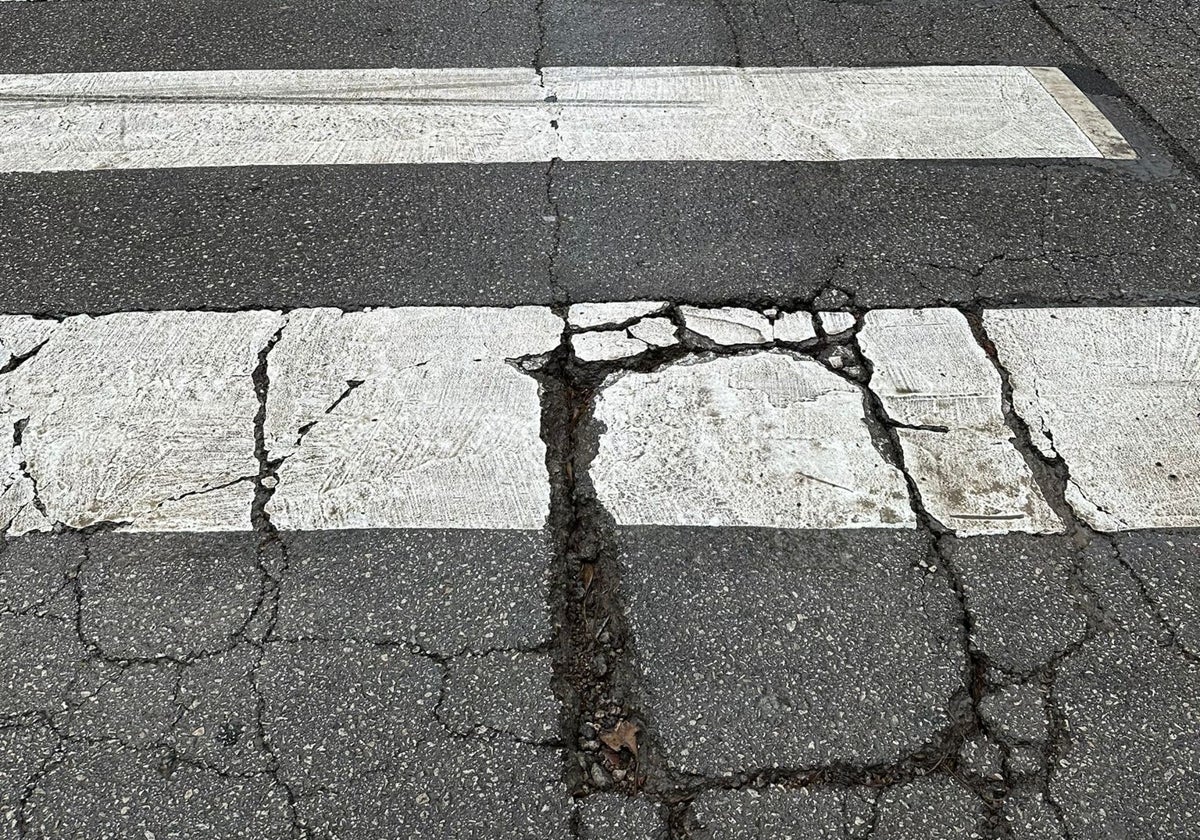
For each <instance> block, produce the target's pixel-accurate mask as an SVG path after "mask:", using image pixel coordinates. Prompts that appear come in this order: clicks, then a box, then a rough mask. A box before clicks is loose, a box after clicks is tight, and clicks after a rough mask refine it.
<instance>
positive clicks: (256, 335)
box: [0, 312, 281, 533]
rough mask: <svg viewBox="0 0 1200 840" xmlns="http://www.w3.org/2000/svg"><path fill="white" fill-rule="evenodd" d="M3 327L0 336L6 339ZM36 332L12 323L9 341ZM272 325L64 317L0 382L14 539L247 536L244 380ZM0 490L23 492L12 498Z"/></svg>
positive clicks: (248, 404) (262, 319) (198, 317)
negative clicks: (120, 529) (9, 448)
mask: <svg viewBox="0 0 1200 840" xmlns="http://www.w3.org/2000/svg"><path fill="white" fill-rule="evenodd" d="M4 322H5V323H3V324H0V331H2V332H4V333H5V334H9V333H11V332H13V331H14V323H13V321H12V319H11V318H9V317H7V316H5V317H4ZM43 323H44V322H38V321H33V322H29V321H26V320H23V319H18V320H17V321H16V322H15V329H16V331H18V332H20V331H27V330H29V329H31V328H36V329H39V330H40V329H43V326H42V324H43ZM280 323H281V316H280V315H279V314H278V313H275V312H239V313H220V312H168V313H140V312H124V313H117V314H114V315H103V316H99V317H95V318H92V317H88V316H86V315H79V316H74V317H71V318H67V319H66V320H64V321H63V322H62V323H61V324H58V325H57V326H56V327H55V328H54V329H53V330H51V331H50V332H49V334H48V336H46V335H44V334H43V335H41V336H40V337H41V338H43V339H44V343H43V344H41V345H40V349H38V350H37V352H36V354H35V355H33V356H31V357H29V358H27V359H26V360H25V361H24V362H22V363H21V364H20V365H18V366H17V367H15V368H13V369H12V370H11V371H9V372H8V373H4V374H0V418H5V419H6V420H7V422H8V423H10V424H12V425H13V427H14V428H15V429H16V430H17V431H16V432H15V433H14V435H13V444H14V445H13V452H14V454H15V453H19V455H17V457H15V458H12V459H10V460H15V461H16V465H17V467H18V468H19V472H18V474H17V475H16V476H11V475H10V477H9V478H8V479H6V481H7V482H9V484H8V487H7V489H6V490H5V492H4V495H3V496H2V497H0V499H2V501H0V504H8V503H9V502H10V501H13V500H15V501H16V502H17V507H16V508H15V509H11V508H10V509H8V510H0V519H3V521H4V522H5V523H6V524H7V523H9V522H12V523H13V526H12V527H11V528H10V530H11V531H12V532H14V533H22V532H26V531H30V530H49V529H50V528H51V527H52V526H53V525H54V524H55V523H62V524H63V525H64V526H66V527H69V528H84V527H87V526H89V525H93V524H96V523H101V522H113V523H125V524H127V525H130V526H131V527H133V528H138V527H147V528H151V529H153V530H181V531H203V530H237V529H248V528H249V526H250V505H251V502H252V500H253V498H254V483H253V481H254V478H255V477H256V476H257V474H258V460H257V458H256V457H255V445H254V418H255V415H256V414H257V412H258V400H257V398H256V397H255V394H254V387H253V383H252V381H251V377H252V374H253V373H254V370H255V368H256V366H257V364H258V355H259V352H260V351H261V349H262V347H263V346H264V345H265V344H266V343H267V341H268V340H269V339H270V337H271V335H272V334H273V333H274V332H275V330H277V329H278V327H279V324H280ZM181 336H184V337H185V339H186V340H181ZM22 340H23V341H24V344H22V345H21V346H22V347H28V345H29V344H30V341H31V340H30V339H28V335H27V334H26V335H25V338H24V339H22ZM35 346H36V345H35ZM27 352H29V351H28V350H27ZM198 465H202V466H200V467H199V468H198ZM10 469H11V467H10ZM14 479H15V481H14ZM14 483H15V484H18V485H20V486H21V487H22V488H24V489H22V490H20V491H18V495H17V496H16V498H15V499H13V497H12V495H11V494H12V492H13V491H12V485H13V484H14ZM212 491H220V492H218V493H216V494H215V497H214V498H215V500H216V502H215V503H214V504H211V505H210V504H209V502H210V501H213V499H210V498H209V496H210V494H211V493H212ZM230 494H234V495H236V496H237V497H238V498H239V499H240V501H241V505H240V506H233V507H232V508H231V507H230V505H229V504H228V503H227V502H228V498H229V495H230ZM185 499H186V500H189V503H188V504H186V505H180V506H178V507H176V508H174V514H175V515H173V516H172V515H167V513H168V512H167V511H166V510H165V509H164V506H166V505H170V504H171V503H172V502H175V501H184V500H185ZM235 513H236V515H234V514H235Z"/></svg>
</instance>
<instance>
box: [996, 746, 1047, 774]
mask: <svg viewBox="0 0 1200 840" xmlns="http://www.w3.org/2000/svg"><path fill="white" fill-rule="evenodd" d="M1005 766H1006V767H1007V768H1008V772H1009V773H1010V774H1012V775H1014V776H1036V775H1038V774H1040V773H1041V772H1042V768H1043V767H1044V766H1045V759H1044V758H1043V757H1042V754H1041V752H1040V751H1038V750H1036V749H1034V748H1033V747H1012V748H1010V749H1009V751H1008V762H1007V763H1006V765H1005Z"/></svg>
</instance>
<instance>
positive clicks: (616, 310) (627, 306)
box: [567, 300, 667, 330]
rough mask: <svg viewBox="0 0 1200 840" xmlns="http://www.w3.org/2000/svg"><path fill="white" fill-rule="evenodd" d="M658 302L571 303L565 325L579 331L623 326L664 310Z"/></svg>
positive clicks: (664, 307) (663, 306)
mask: <svg viewBox="0 0 1200 840" xmlns="http://www.w3.org/2000/svg"><path fill="white" fill-rule="evenodd" d="M666 307H667V304H666V303H664V302H663V301H660V300H625V301H614V302H611V303H573V304H571V306H570V307H569V308H568V309H567V323H568V324H570V325H571V326H572V327H575V328H576V329H580V330H590V329H593V328H595V327H604V326H609V325H616V324H624V323H625V322H627V321H632V320H633V319H635V318H641V317H643V316H645V315H651V314H654V313H657V312H660V311H662V310H663V309H666Z"/></svg>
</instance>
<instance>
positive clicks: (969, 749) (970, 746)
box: [959, 736, 1004, 779]
mask: <svg viewBox="0 0 1200 840" xmlns="http://www.w3.org/2000/svg"><path fill="white" fill-rule="evenodd" d="M959 759H960V761H961V762H962V765H963V767H964V768H966V769H967V770H969V771H971V772H972V773H975V774H976V775H978V776H983V777H984V778H986V779H1002V778H1004V769H1003V768H1004V755H1003V753H1001V752H1000V747H999V746H998V745H996V744H994V743H993V742H991V741H989V740H988V739H987V738H986V737H984V736H976V737H974V738H971V739H968V740H967V741H964V742H963V745H962V749H961V750H960V751H959Z"/></svg>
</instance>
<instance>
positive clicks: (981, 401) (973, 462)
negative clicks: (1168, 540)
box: [858, 309, 1063, 535]
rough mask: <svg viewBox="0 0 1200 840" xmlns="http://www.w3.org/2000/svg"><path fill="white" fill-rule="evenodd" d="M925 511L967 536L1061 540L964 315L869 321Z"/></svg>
mask: <svg viewBox="0 0 1200 840" xmlns="http://www.w3.org/2000/svg"><path fill="white" fill-rule="evenodd" d="M858 342H859V345H860V346H861V347H862V350H863V353H864V355H866V357H867V358H868V359H870V360H871V362H872V363H873V365H874V371H873V374H872V376H871V382H870V388H871V390H872V391H874V392H875V394H876V395H878V397H879V399H880V400H881V401H882V402H883V406H884V409H885V410H886V411H887V413H888V415H889V417H890V418H891V419H892V420H893V421H895V422H897V423H901V424H904V425H905V426H918V427H922V428H899V429H897V430H896V434H897V436H898V437H899V439H900V445H901V447H902V448H903V450H904V461H905V469H906V471H907V472H908V474H909V475H910V476H911V477H912V479H913V481H914V482H915V483H916V485H917V489H918V492H919V493H920V494H921V499H922V501H923V502H924V505H925V509H926V510H927V511H928V512H929V513H930V514H931V515H932V516H933V517H934V518H936V519H937V520H938V521H939V522H941V523H942V524H943V525H945V526H946V527H947V528H950V529H951V530H953V531H955V532H956V533H958V534H962V535H975V534H1003V533H1007V532H1009V531H1025V532H1030V533H1057V532H1060V531H1062V530H1063V524H1062V521H1061V520H1060V519H1059V518H1058V516H1056V515H1055V514H1054V512H1053V511H1052V510H1051V509H1050V506H1049V504H1048V503H1047V502H1046V498H1045V496H1044V495H1043V494H1042V491H1041V489H1040V488H1039V487H1038V484H1037V482H1036V480H1035V479H1034V476H1033V472H1032V470H1031V469H1030V467H1029V465H1028V464H1027V463H1026V462H1025V459H1024V458H1023V457H1022V455H1021V453H1020V452H1019V451H1018V450H1017V449H1016V447H1015V446H1014V445H1013V432H1012V430H1011V429H1009V428H1008V426H1007V425H1006V424H1005V421H1004V412H1003V408H1002V403H1001V392H1000V387H1001V382H1000V376H999V374H998V373H997V372H996V368H995V366H994V365H993V364H992V363H991V361H990V360H989V359H988V357H987V354H986V353H984V351H983V348H982V347H981V346H980V345H979V343H978V342H977V341H976V340H975V338H974V336H973V334H972V332H971V328H970V325H969V324H968V323H967V320H966V318H965V317H964V316H963V314H962V313H961V312H958V311H957V310H954V309H883V310H876V311H874V312H868V313H867V314H866V317H865V318H864V319H863V326H862V329H861V330H860V331H859V333H858Z"/></svg>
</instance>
